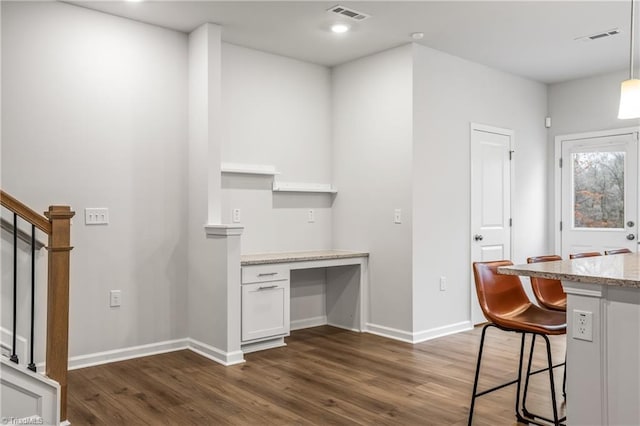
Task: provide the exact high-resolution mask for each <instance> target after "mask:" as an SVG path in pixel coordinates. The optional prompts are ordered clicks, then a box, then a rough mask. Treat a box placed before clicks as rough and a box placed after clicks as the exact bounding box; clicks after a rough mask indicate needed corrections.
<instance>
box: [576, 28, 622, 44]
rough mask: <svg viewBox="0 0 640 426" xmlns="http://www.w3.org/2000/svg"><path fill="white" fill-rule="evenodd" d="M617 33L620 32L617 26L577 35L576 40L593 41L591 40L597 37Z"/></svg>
mask: <svg viewBox="0 0 640 426" xmlns="http://www.w3.org/2000/svg"><path fill="white" fill-rule="evenodd" d="M618 34H620V30H618V29H617V28H614V29H612V30H608V31H603V32H601V33H597V34H591V35H587V36H582V37H578V38H576V40H578V41H593V40H598V39H601V38H606V37H611V36H614V35H618Z"/></svg>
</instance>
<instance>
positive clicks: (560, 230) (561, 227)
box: [560, 221, 562, 232]
mask: <svg viewBox="0 0 640 426" xmlns="http://www.w3.org/2000/svg"><path fill="white" fill-rule="evenodd" d="M560 232H562V221H560Z"/></svg>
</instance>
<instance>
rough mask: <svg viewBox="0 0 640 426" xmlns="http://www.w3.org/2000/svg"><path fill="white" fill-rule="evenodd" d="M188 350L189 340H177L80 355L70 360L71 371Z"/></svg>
mask: <svg viewBox="0 0 640 426" xmlns="http://www.w3.org/2000/svg"><path fill="white" fill-rule="evenodd" d="M188 348H189V342H188V339H177V340H167V341H164V342H158V343H150V344H148V345H140V346H131V347H129V348H122V349H114V350H111V351H104V352H96V353H93V354H87V355H79V356H74V357H71V358H69V370H75V369H77V368H85V367H93V366H95V365H100V364H107V363H110V362H117V361H124V360H127V359H132V358H140V357H143V356H149V355H157V354H162V353H166V352H173V351H179V350H183V349H188Z"/></svg>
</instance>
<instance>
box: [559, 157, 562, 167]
mask: <svg viewBox="0 0 640 426" xmlns="http://www.w3.org/2000/svg"><path fill="white" fill-rule="evenodd" d="M558 165H559V166H560V168H562V158H560V160H558Z"/></svg>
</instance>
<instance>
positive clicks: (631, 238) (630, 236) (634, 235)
mask: <svg viewBox="0 0 640 426" xmlns="http://www.w3.org/2000/svg"><path fill="white" fill-rule="evenodd" d="M635 239H636V234H629V235H627V240H629V241H633V240H635Z"/></svg>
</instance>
